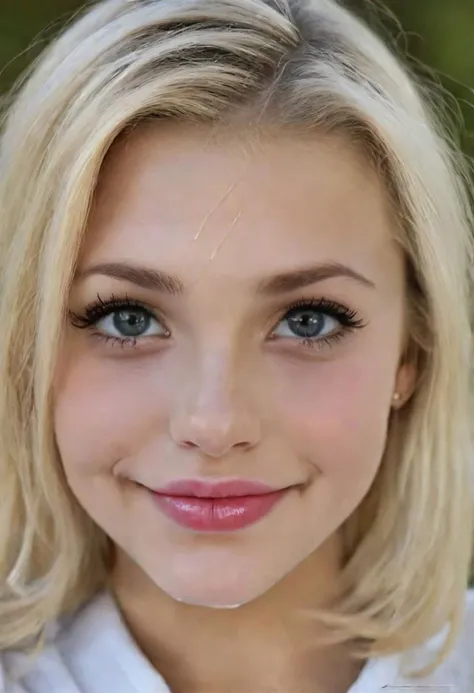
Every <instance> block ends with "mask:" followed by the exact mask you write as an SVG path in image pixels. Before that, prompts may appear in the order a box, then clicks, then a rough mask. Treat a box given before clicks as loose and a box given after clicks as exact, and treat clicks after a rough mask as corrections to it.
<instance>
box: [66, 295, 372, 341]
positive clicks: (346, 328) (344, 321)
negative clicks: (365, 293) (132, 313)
mask: <svg viewBox="0 0 474 693" xmlns="http://www.w3.org/2000/svg"><path fill="white" fill-rule="evenodd" d="M130 308H136V309H139V310H141V311H144V312H145V313H147V314H148V315H149V316H151V317H152V318H154V319H155V320H158V321H159V322H160V323H161V324H162V326H163V327H164V329H165V330H166V331H165V334H164V335H163V336H162V337H161V339H167V338H168V337H169V336H170V335H171V332H170V331H169V330H168V329H167V328H166V325H165V324H164V321H163V318H162V317H161V316H159V315H157V314H156V313H155V312H154V311H152V310H151V309H150V308H148V307H147V306H146V305H144V304H143V303H141V302H140V301H135V300H133V299H130V298H128V296H127V295H125V296H124V297H123V298H119V297H116V296H115V295H113V294H112V295H111V296H110V298H109V299H107V300H104V299H102V298H101V297H100V295H99V294H97V299H96V300H95V301H93V302H92V303H90V304H89V305H87V306H86V307H85V308H84V313H83V314H82V315H79V314H78V313H74V312H72V311H70V312H69V317H70V321H71V324H72V325H73V326H74V327H77V328H79V329H90V328H93V327H94V325H95V324H96V323H97V322H98V321H99V320H101V319H103V318H105V317H107V316H108V315H110V314H112V313H114V312H115V311H120V310H127V309H130ZM298 309H300V310H302V309H307V310H314V311H316V312H319V313H322V314H324V315H326V316H328V317H331V318H334V319H336V320H337V321H338V322H339V323H340V325H341V329H340V330H338V331H337V332H334V333H333V334H330V335H327V336H325V337H317V338H306V339H304V338H300V339H298V337H295V340H296V342H297V343H298V344H299V345H300V346H302V347H305V348H315V347H316V348H323V347H324V346H328V347H332V346H334V345H335V344H336V343H338V342H340V341H341V339H343V337H344V333H345V332H352V331H353V330H356V329H360V328H362V327H365V324H364V322H363V321H362V319H360V318H359V317H358V314H357V311H355V310H354V309H351V308H349V307H347V306H345V305H343V304H341V303H337V302H336V301H332V300H328V299H326V298H312V299H301V300H299V301H295V302H294V303H291V304H290V305H289V306H286V308H285V310H284V312H282V314H281V316H280V318H279V321H278V323H277V325H278V324H280V323H281V321H282V320H283V319H284V318H285V316H287V315H288V314H289V313H291V312H292V311H295V310H298ZM275 329H276V328H275ZM93 336H94V337H97V338H99V339H102V340H103V341H105V342H106V343H111V345H112V346H114V345H116V344H120V345H121V346H123V347H125V346H132V347H134V346H136V344H137V341H138V339H139V338H137V337H112V336H110V335H104V334H102V333H101V332H98V331H97V332H94V333H93ZM270 338H272V337H271V335H270Z"/></svg>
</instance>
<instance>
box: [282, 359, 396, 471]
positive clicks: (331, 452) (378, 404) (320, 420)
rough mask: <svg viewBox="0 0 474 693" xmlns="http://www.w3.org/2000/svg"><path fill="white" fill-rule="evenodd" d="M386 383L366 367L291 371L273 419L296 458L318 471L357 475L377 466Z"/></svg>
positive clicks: (343, 364)
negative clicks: (284, 394) (283, 432)
mask: <svg viewBox="0 0 474 693" xmlns="http://www.w3.org/2000/svg"><path fill="white" fill-rule="evenodd" d="M388 387H389V379H388V378H387V376H386V375H385V376H384V375H381V377H380V378H377V377H374V373H373V370H372V369H371V364H370V362H369V363H368V362H367V359H366V360H365V361H360V362H357V360H356V359H346V360H343V359H341V360H339V361H337V362H336V361H332V362H330V361H328V362H327V363H318V364H314V366H312V367H311V368H308V367H305V368H301V369H300V372H298V371H296V370H295V369H293V370H292V373H291V377H286V378H285V385H284V388H283V389H284V391H285V393H286V396H285V397H280V398H279V399H278V400H277V399H276V398H275V401H278V405H277V406H278V414H277V418H278V419H279V420H280V421H281V424H282V426H283V427H284V428H285V431H286V433H287V435H288V436H289V437H291V440H292V441H293V445H294V446H295V449H297V450H299V453H300V454H302V455H304V456H305V457H307V459H310V460H311V461H312V462H313V464H315V465H316V466H317V467H318V468H319V469H320V470H321V471H323V472H327V473H330V474H332V475H333V474H339V473H346V472H347V470H350V471H352V472H353V473H354V474H357V470H361V469H362V468H372V467H374V466H377V465H378V464H379V462H380V459H381V456H382V453H383V449H384V445H385V439H386V428H387V417H388V407H387V406H386V403H387V395H386V391H387V390H388Z"/></svg>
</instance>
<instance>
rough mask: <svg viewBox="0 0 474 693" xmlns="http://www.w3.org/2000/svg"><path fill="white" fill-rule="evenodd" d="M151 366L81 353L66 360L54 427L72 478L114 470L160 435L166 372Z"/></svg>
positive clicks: (59, 381)
mask: <svg viewBox="0 0 474 693" xmlns="http://www.w3.org/2000/svg"><path fill="white" fill-rule="evenodd" d="M118 348H121V347H118ZM150 365H151V364H149V363H138V361H137V362H135V363H133V362H132V359H130V361H128V362H127V364H125V363H124V361H123V360H122V359H116V360H114V359H109V360H106V359H97V358H94V357H93V356H91V355H86V354H81V353H77V352H75V353H73V354H70V355H68V358H67V362H65V361H62V363H61V366H60V369H59V371H58V377H57V379H56V385H55V397H54V400H55V406H54V425H55V434H56V440H57V444H58V448H59V452H60V455H61V459H62V461H63V465H64V468H65V471H66V474H67V475H68V476H70V475H72V474H76V475H81V476H86V475H87V476H89V475H91V474H96V473H100V472H106V471H107V470H110V468H111V467H112V466H113V465H114V464H115V463H116V462H117V461H118V460H120V459H123V458H124V457H128V456H130V455H132V454H134V453H136V452H137V450H139V449H140V447H141V446H143V445H144V444H145V442H146V441H145V440H144V439H145V438H146V436H147V435H150V431H153V432H154V435H156V434H157V433H158V432H159V430H160V428H162V427H163V426H164V425H165V424H166V421H167V412H168V409H169V406H168V402H167V392H168V390H169V388H168V387H167V382H168V380H167V376H166V371H164V372H163V373H156V364H155V365H154V368H153V370H152V371H151V368H150ZM153 381H156V383H157V385H156V387H154V386H153ZM150 419H153V421H152V423H150Z"/></svg>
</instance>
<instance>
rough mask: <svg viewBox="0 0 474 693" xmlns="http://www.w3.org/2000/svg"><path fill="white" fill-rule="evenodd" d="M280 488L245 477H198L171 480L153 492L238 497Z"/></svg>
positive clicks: (272, 491) (273, 491)
mask: <svg viewBox="0 0 474 693" xmlns="http://www.w3.org/2000/svg"><path fill="white" fill-rule="evenodd" d="M280 490H282V489H281V488H275V487H273V486H269V485H268V484H265V483H263V482H261V481H251V480H246V479H229V480H222V481H211V482H209V481H203V480H199V479H181V480H178V481H171V482H170V483H168V484H165V485H164V486H162V487H160V488H157V489H153V492H154V493H158V494H160V495H163V496H191V497H194V498H238V497H239V496H263V495H266V494H269V493H275V492H276V491H280Z"/></svg>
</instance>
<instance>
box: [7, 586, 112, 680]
mask: <svg viewBox="0 0 474 693" xmlns="http://www.w3.org/2000/svg"><path fill="white" fill-rule="evenodd" d="M106 612H107V599H106V598H104V597H103V596H99V597H97V598H95V599H93V600H92V601H91V602H90V603H89V604H87V605H86V606H85V607H83V608H82V609H80V610H79V612H78V613H77V614H75V615H74V617H72V618H63V619H60V620H59V621H58V622H57V623H53V624H51V626H50V627H49V628H48V629H47V633H46V638H45V645H44V647H43V648H42V649H41V651H40V652H39V653H34V654H29V653H26V652H24V651H20V650H6V651H3V652H0V693H56V692H58V693H59V691H60V692H61V693H63V692H64V693H65V692H66V691H67V693H80V691H82V690H83V689H82V688H80V687H78V685H77V681H76V675H75V671H74V659H73V657H71V656H70V655H71V652H70V650H71V648H77V650H78V651H79V652H81V651H82V650H83V649H84V646H85V645H86V644H87V643H88V641H90V640H92V639H93V638H92V633H93V632H94V626H98V625H99V623H100V621H101V616H102V614H104V613H106Z"/></svg>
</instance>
